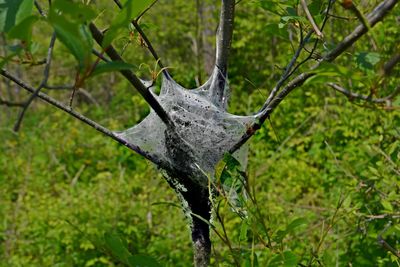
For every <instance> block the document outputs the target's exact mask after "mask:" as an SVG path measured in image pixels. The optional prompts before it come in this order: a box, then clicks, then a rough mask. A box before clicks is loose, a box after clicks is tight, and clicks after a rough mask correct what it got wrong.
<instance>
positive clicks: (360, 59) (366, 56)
mask: <svg viewBox="0 0 400 267" xmlns="http://www.w3.org/2000/svg"><path fill="white" fill-rule="evenodd" d="M355 60H356V63H357V66H358V67H359V68H360V69H361V70H364V71H371V70H374V67H375V65H376V64H377V63H378V62H379V61H380V60H381V55H380V54H379V53H375V52H361V53H356V54H355Z"/></svg>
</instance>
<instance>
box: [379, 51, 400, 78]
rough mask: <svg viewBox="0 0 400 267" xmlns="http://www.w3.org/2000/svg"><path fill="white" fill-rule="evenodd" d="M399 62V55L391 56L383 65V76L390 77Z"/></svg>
mask: <svg viewBox="0 0 400 267" xmlns="http://www.w3.org/2000/svg"><path fill="white" fill-rule="evenodd" d="M399 62H400V54H395V55H393V56H392V57H391V58H390V59H389V60H388V61H387V62H386V63H385V65H383V74H384V75H385V76H390V74H391V73H392V71H393V69H394V67H395V66H396V65H397V64H398V63H399Z"/></svg>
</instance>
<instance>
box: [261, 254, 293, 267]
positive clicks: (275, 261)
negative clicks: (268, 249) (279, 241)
mask: <svg viewBox="0 0 400 267" xmlns="http://www.w3.org/2000/svg"><path fill="white" fill-rule="evenodd" d="M297 262H298V257H297V255H296V254H294V253H293V252H291V251H285V252H283V253H282V254H279V255H276V256H275V257H273V258H272V259H271V261H270V262H269V264H268V266H269V267H282V266H285V267H294V266H297Z"/></svg>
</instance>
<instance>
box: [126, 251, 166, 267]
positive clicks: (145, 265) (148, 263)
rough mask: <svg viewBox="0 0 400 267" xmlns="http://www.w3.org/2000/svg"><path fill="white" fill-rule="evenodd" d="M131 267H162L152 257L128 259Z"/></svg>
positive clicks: (140, 256)
mask: <svg viewBox="0 0 400 267" xmlns="http://www.w3.org/2000/svg"><path fill="white" fill-rule="evenodd" d="M128 265H129V266H130V267H161V265H160V264H159V263H158V262H157V261H156V260H155V259H153V258H152V257H150V256H147V255H141V254H137V255H133V256H130V257H129V258H128Z"/></svg>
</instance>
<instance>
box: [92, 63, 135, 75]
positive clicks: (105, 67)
mask: <svg viewBox="0 0 400 267" xmlns="http://www.w3.org/2000/svg"><path fill="white" fill-rule="evenodd" d="M135 67H136V66H135V65H132V64H129V63H126V62H122V61H112V62H106V63H99V64H98V65H97V66H96V68H95V69H94V71H93V72H92V74H91V76H96V75H99V74H102V73H105V72H112V71H120V70H129V69H133V68H135Z"/></svg>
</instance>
